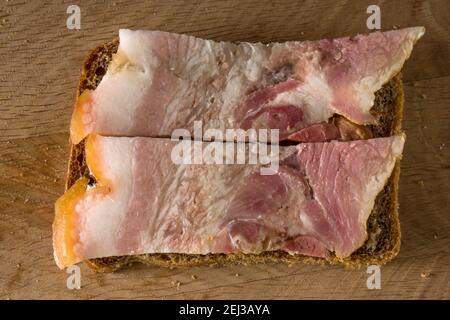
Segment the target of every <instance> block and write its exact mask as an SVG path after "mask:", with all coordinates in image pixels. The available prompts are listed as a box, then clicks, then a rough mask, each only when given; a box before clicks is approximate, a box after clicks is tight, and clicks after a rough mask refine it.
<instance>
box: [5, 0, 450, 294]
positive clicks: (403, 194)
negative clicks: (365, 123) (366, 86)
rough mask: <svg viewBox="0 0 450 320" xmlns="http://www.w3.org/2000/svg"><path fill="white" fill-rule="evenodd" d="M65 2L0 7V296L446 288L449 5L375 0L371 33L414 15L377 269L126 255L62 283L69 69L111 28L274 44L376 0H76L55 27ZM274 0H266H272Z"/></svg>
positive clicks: (330, 24) (346, 18)
mask: <svg viewBox="0 0 450 320" xmlns="http://www.w3.org/2000/svg"><path fill="white" fill-rule="evenodd" d="M72 2H73V1H70V2H67V1H58V2H56V1H55V2H54V3H53V4H48V5H42V4H41V3H40V2H39V1H33V2H31V1H29V2H27V3H25V2H19V1H17V2H16V1H6V2H5V1H2V3H1V4H0V44H1V45H0V58H1V61H0V79H1V85H0V112H1V113H0V139H1V140H0V141H1V148H0V177H1V179H0V257H1V259H0V298H2V299H9V298H11V299H17V298H77V299H78V298H88V299H91V298H95V299H100V298H158V299H160V298H164V299H166V298H181V299H185V298H194V299H208V298H222V299H230V298H237V299H241V298H253V299H259V298H264V299H286V298H294V299H305V298H324V299H335V298H344V299H347V298H349V299H355V298H367V299H384V298H395V299H397V298H447V299H448V298H449V297H450V293H449V289H450V283H449V281H450V272H449V269H450V212H449V210H450V209H449V208H450V59H449V57H450V36H449V33H450V30H449V29H450V25H449V22H448V17H449V16H450V6H449V3H448V2H447V1H423V2H422V1H395V2H394V1H389V2H388V1H378V2H379V3H378V5H379V6H380V8H381V24H382V29H383V30H388V29H392V28H397V27H406V26H415V25H423V26H425V27H426V28H427V33H426V35H425V37H424V38H423V39H422V40H420V42H419V43H418V44H417V46H416V47H415V49H414V51H413V54H412V56H411V58H410V60H409V61H408V62H407V63H406V65H405V67H404V72H403V75H404V85H405V95H406V104H405V116H404V129H405V131H406V133H407V136H408V138H407V143H406V149H405V153H404V159H403V162H402V176H401V183H400V215H401V224H402V233H403V246H402V249H401V252H400V254H399V256H398V257H397V258H396V259H395V260H394V261H392V262H391V263H389V264H388V265H386V266H383V267H382V268H381V289H380V290H377V289H374V290H369V289H368V288H367V286H366V281H367V278H368V276H369V275H368V274H367V273H366V271H367V270H366V269H365V268H363V269H360V270H348V269H344V268H342V267H336V266H334V267H330V266H309V265H301V264H299V265H295V266H291V267H288V266H285V265H280V264H268V265H252V266H228V267H197V268H179V269H173V270H169V269H161V268H154V267H143V266H135V267H133V268H129V269H126V270H123V271H120V272H117V273H114V274H95V273H93V272H92V271H90V270H89V269H88V268H87V267H85V266H83V265H82V266H81V289H80V290H69V289H67V287H66V280H67V276H68V274H66V273H65V272H64V271H61V270H59V269H58V268H57V267H56V265H55V263H54V261H53V253H52V244H51V224H52V220H53V205H54V202H55V200H56V199H57V198H58V197H59V196H60V195H61V194H62V193H63V191H64V178H65V172H66V163H67V159H68V150H69V149H68V139H69V136H68V128H69V120H70V116H71V108H72V103H73V101H74V98H75V89H76V85H77V81H78V77H79V70H80V66H81V65H82V63H83V61H84V58H85V57H86V55H87V53H88V52H89V51H90V50H91V49H92V48H94V47H96V46H97V45H99V44H101V43H102V42H105V41H109V40H111V39H112V38H113V37H115V36H117V32H118V29H119V28H133V29H159V30H166V31H172V32H178V33H188V34H192V35H195V36H199V37H205V38H210V39H214V40H232V41H262V42H269V41H284V40H304V39H319V38H324V37H336V36H344V35H354V34H356V33H364V32H368V30H367V27H366V20H367V18H368V16H369V14H367V13H366V9H367V7H368V5H369V4H374V3H376V2H377V1H372V0H370V1H343V0H335V1H324V0H321V1H317V0H314V1H304V2H302V3H296V2H295V1H276V2H275V1H262V0H249V1H224V0H215V1H208V2H198V1H160V2H156V1H155V2H151V3H147V2H146V1H145V4H143V3H144V1H143V3H139V2H138V1H119V0H117V1H115V2H112V1H101V2H100V1H99V2H97V3H91V2H90V1H77V4H78V5H79V7H80V9H81V29H80V30H69V29H67V27H66V19H67V17H68V16H69V15H68V14H67V13H66V10H67V7H68V6H69V5H70V4H72ZM275 3H276V4H275Z"/></svg>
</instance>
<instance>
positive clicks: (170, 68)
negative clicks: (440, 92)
mask: <svg viewBox="0 0 450 320" xmlns="http://www.w3.org/2000/svg"><path fill="white" fill-rule="evenodd" d="M423 33H424V28H422V27H415V28H406V29H401V30H394V31H388V32H374V33H371V34H369V35H358V36H356V37H353V38H349V37H346V38H338V39H333V40H319V41H303V42H296V41H291V42H284V43H270V44H260V43H246V42H242V43H238V44H234V43H228V42H214V41H211V40H203V39H199V38H195V37H192V36H188V35H180V34H173V33H167V32H159V31H131V30H120V32H119V39H116V40H113V41H112V42H110V43H106V44H104V45H102V46H100V47H98V48H97V49H95V50H94V51H93V52H92V53H91V54H90V56H89V57H88V59H87V61H86V63H85V65H84V67H83V70H82V74H81V80H80V82H79V86H78V95H77V96H78V97H77V100H76V102H75V107H74V110H73V115H72V120H71V125H70V134H71V136H70V137H71V155H70V159H69V169H68V177H67V184H66V192H65V194H64V195H63V196H62V197H61V198H60V199H58V201H57V202H56V205H55V220H54V224H53V246H54V255H55V260H56V263H57V265H58V266H59V267H60V268H64V267H67V266H70V265H72V264H75V263H79V262H81V261H86V262H87V263H88V265H89V266H91V267H92V268H93V269H94V270H96V271H114V270H117V269H119V268H121V267H123V266H125V265H128V264H130V263H134V262H141V263H145V264H149V265H159V266H170V267H173V266H192V265H199V264H227V263H259V262H268V261H277V262H286V263H292V262H296V261H302V262H307V263H340V264H344V265H347V266H353V267H359V266H363V265H368V264H383V263H386V262H387V261H389V260H390V259H392V258H393V257H394V256H395V255H396V254H397V253H398V251H399V248H400V224H399V217H398V201H397V192H398V180H399V172H400V159H401V155H402V150H403V146H404V142H405V134H404V133H403V132H402V129H401V118H402V110H403V91H402V82H401V74H400V71H401V68H402V67H403V64H404V62H405V61H406V59H408V57H409V56H410V54H411V51H412V48H413V45H414V44H415V42H416V41H417V40H418V39H419V38H420V37H421V36H422V35H423ZM265 130H266V131H265ZM267 130H269V131H270V130H274V131H276V135H268V136H266V137H265V138H264V139H263V140H258V138H260V136H258V135H257V134H256V135H255V134H254V133H255V132H256V133H258V132H259V133H261V132H267ZM230 132H231V133H230ZM174 137H175V138H174ZM180 147H182V149H183V150H182V151H183V152H182V153H183V156H182V157H181V158H180V159H181V161H178V162H177V161H174V150H178V149H177V148H180ZM229 149H230V150H231V153H229V154H227V155H226V156H224V157H221V156H218V154H219V155H220V154H222V151H226V150H229ZM238 149H239V150H243V151H244V154H247V155H251V154H252V152H254V151H253V150H254V149H257V150H266V149H271V152H269V156H268V158H269V160H270V161H261V159H260V158H258V157H256V159H258V161H256V162H251V161H249V159H244V161H242V162H236V161H228V160H229V159H232V160H236V159H237V158H238V157H237V152H238ZM198 150H201V151H200V154H201V156H200V158H203V159H204V158H206V159H211V158H213V159H215V160H219V161H215V162H214V161H210V162H208V161H206V162H205V161H203V162H202V161H197V160H198V159H197V160H196V159H195V157H191V155H192V154H194V153H195V152H196V151H198ZM212 150H213V152H211V151H212ZM220 150H221V152H219V151H220ZM175 153H176V152H175ZM223 153H226V152H223ZM274 156H275V158H276V161H275V162H276V167H273V166H272V165H273V163H274V161H272V160H273V159H272V158H273V157H274ZM225 158H226V159H225ZM249 158H251V157H249ZM221 159H222V160H223V161H221ZM266 160H267V159H266ZM261 172H265V174H261Z"/></svg>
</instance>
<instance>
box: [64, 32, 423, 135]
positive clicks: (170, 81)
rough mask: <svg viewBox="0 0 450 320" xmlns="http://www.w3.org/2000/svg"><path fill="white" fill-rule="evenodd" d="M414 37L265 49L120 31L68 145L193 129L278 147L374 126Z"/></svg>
mask: <svg viewBox="0 0 450 320" xmlns="http://www.w3.org/2000/svg"><path fill="white" fill-rule="evenodd" d="M423 33H424V28H423V27H414V28H406V29H401V30H394V31H388V32H373V33H370V34H368V35H358V36H356V37H353V38H349V37H345V38H338V39H334V40H318V41H303V42H296V41H291V42H284V43H272V44H268V45H264V44H261V43H253V44H252V43H246V42H242V43H240V44H232V43H228V42H214V41H210V40H203V39H199V38H195V37H192V36H187V35H180V34H173V33H167V32H159V31H131V30H120V32H119V36H120V45H119V49H118V52H117V54H116V55H114V56H113V59H112V63H111V65H110V66H109V68H108V70H107V73H106V75H105V76H104V77H103V79H102V80H101V82H100V84H99V85H98V87H97V88H96V89H95V90H93V91H85V92H84V93H83V94H82V95H81V96H80V97H79V99H78V101H77V104H76V106H75V110H74V113H73V117H72V122H71V139H72V142H73V143H78V142H79V141H81V140H82V139H83V138H84V137H85V136H86V135H87V134H89V133H98V134H103V135H113V136H151V137H158V136H159V137H161V136H164V137H166V136H170V135H171V134H172V132H173V130H175V129H179V128H185V129H187V130H189V131H190V132H191V134H192V130H193V122H194V121H196V120H200V121H202V122H203V129H204V130H207V129H209V128H213V129H220V130H224V129H226V128H232V129H238V128H241V129H247V128H255V129H260V128H277V129H279V130H280V139H282V140H283V139H286V138H287V137H288V136H289V135H290V134H292V133H294V132H297V131H299V130H301V129H304V128H306V127H309V126H311V125H314V124H318V123H322V122H327V121H328V119H329V118H330V117H332V116H333V114H339V115H343V116H345V117H346V118H348V119H349V120H351V121H352V122H355V123H358V124H368V123H374V121H375V119H374V118H373V117H372V115H371V114H370V112H369V110H370V108H371V107H372V105H373V103H374V97H375V96H374V93H375V92H376V91H377V90H378V89H380V88H381V86H382V85H383V84H384V83H386V82H387V81H388V80H389V79H390V78H392V77H393V76H394V75H395V74H396V73H398V72H399V71H400V69H401V67H402V65H403V63H404V62H405V60H406V59H407V58H408V57H409V55H410V53H411V51H412V48H413V45H414V43H415V42H416V41H417V40H418V39H419V38H420V37H421V36H422V35H423Z"/></svg>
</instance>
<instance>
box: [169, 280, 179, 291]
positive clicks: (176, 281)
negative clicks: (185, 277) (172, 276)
mask: <svg viewBox="0 0 450 320" xmlns="http://www.w3.org/2000/svg"><path fill="white" fill-rule="evenodd" d="M170 284H171V285H172V286H176V287H177V289H178V288H180V287H181V285H182V283H181V282H180V281H178V280H172V281H171V282H170Z"/></svg>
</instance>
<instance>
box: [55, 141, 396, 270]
mask: <svg viewBox="0 0 450 320" xmlns="http://www.w3.org/2000/svg"><path fill="white" fill-rule="evenodd" d="M178 143H179V142H175V141H170V140H167V139H152V138H141V137H137V138H125V137H122V138H117V137H103V136H99V135H90V136H89V137H88V139H87V142H86V159H87V164H88V167H89V169H90V172H91V174H92V175H93V176H94V177H95V180H96V183H95V185H92V186H91V185H89V181H88V179H87V178H83V179H81V180H79V181H78V182H77V183H75V185H74V186H72V188H70V189H69V190H68V191H67V192H66V194H65V195H63V196H62V197H61V198H60V199H59V200H58V201H57V203H56V216H55V221H54V225H53V244H54V252H55V259H56V261H57V264H58V266H59V267H60V268H64V267H66V266H69V265H71V264H74V263H77V262H80V261H82V260H85V259H90V258H99V257H108V256H117V255H133V254H141V253H185V254H207V253H233V252H244V253H260V252H262V251H271V250H284V251H286V252H289V253H291V254H303V255H309V256H317V257H326V256H327V255H328V254H329V253H330V252H334V253H335V254H336V256H337V257H339V258H345V257H347V256H349V255H350V254H351V253H352V252H353V251H355V250H356V249H357V248H358V247H360V246H361V245H362V244H363V243H364V241H365V239H366V238H367V234H366V222H367V218H368V216H369V214H370V212H371V211H372V209H373V206H374V201H375V198H376V196H377V194H378V193H379V192H380V191H381V190H382V188H383V186H384V185H385V183H386V181H387V179H388V178H389V177H390V175H391V172H392V170H393V168H394V165H395V162H396V160H397V159H398V158H399V157H400V155H401V153H402V149H403V144H404V136H403V135H397V136H393V137H389V138H378V139H370V140H358V141H350V142H340V141H332V142H326V143H304V144H301V145H298V146H290V147H280V151H279V155H280V163H279V168H278V170H275V169H269V168H266V169H268V170H275V171H273V172H271V173H273V174H271V175H261V174H260V169H261V165H260V164H258V165H250V164H248V163H246V164H230V165H214V164H210V165H207V164H194V165H191V164H176V163H174V162H173V161H172V159H173V157H172V156H173V153H174V152H175V153H176V152H178V151H177V150H178V149H177V146H178V147H179V146H180V145H179V144H178ZM184 143H189V145H190V143H191V142H184ZM196 143H197V144H200V146H201V147H202V149H203V151H204V154H206V152H211V150H212V147H214V148H216V147H220V146H222V145H221V144H220V143H218V142H211V143H206V142H196ZM232 145H234V144H232ZM197 146H198V145H197ZM246 146H247V148H250V146H254V145H253V144H246ZM190 148H191V149H189V150H190V151H193V149H194V148H196V147H195V146H192V145H190ZM176 154H177V153H176Z"/></svg>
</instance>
